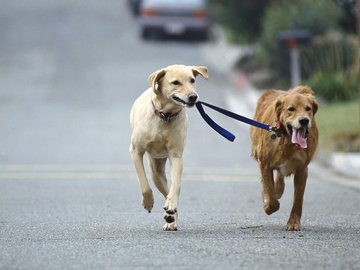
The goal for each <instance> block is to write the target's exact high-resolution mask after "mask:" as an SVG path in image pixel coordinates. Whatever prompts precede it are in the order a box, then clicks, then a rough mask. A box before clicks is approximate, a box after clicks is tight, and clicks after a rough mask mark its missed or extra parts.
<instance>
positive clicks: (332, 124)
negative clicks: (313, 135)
mask: <svg viewBox="0 0 360 270" xmlns="http://www.w3.org/2000/svg"><path fill="white" fill-rule="evenodd" d="M315 118H316V121H317V124H318V128H319V136H320V145H321V146H323V147H326V148H332V149H335V150H340V151H359V150H357V148H358V147H359V146H358V141H359V140H360V100H356V101H350V102H341V103H340V102H339V103H332V104H328V105H322V106H320V107H319V110H318V113H317V114H316V116H315ZM353 140H356V141H357V142H356V143H355V144H356V145H355V146H354V145H353V144H354V143H353V142H349V141H353ZM344 144H347V146H346V147H344V146H343V145H344ZM349 144H350V146H349ZM339 145H340V146H339ZM355 148H356V149H355Z"/></svg>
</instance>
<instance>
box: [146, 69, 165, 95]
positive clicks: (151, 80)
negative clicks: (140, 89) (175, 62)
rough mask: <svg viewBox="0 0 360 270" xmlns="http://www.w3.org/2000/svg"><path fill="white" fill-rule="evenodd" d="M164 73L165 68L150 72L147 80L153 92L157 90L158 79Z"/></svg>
mask: <svg viewBox="0 0 360 270" xmlns="http://www.w3.org/2000/svg"><path fill="white" fill-rule="evenodd" d="M165 73H166V71H165V69H159V70H157V71H155V72H153V73H151V74H150V76H149V79H148V80H149V83H150V85H151V87H152V89H153V91H154V92H156V91H157V90H159V86H160V85H159V80H160V79H161V78H163V77H164V76H165Z"/></svg>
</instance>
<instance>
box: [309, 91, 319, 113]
mask: <svg viewBox="0 0 360 270" xmlns="http://www.w3.org/2000/svg"><path fill="white" fill-rule="evenodd" d="M307 96H308V97H309V98H310V100H311V105H312V110H313V114H314V115H315V113H316V112H317V110H318V107H319V104H318V102H317V101H316V98H315V96H313V95H307Z"/></svg>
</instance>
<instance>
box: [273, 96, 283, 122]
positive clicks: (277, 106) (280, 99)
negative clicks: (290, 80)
mask: <svg viewBox="0 0 360 270" xmlns="http://www.w3.org/2000/svg"><path fill="white" fill-rule="evenodd" d="M284 99H285V98H284V96H280V97H278V99H277V100H276V103H275V113H276V120H280V114H281V111H282V110H283V106H284Z"/></svg>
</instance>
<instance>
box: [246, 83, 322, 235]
mask: <svg viewBox="0 0 360 270" xmlns="http://www.w3.org/2000/svg"><path fill="white" fill-rule="evenodd" d="M317 108H318V104H317V101H316V99H315V96H314V95H313V91H312V90H311V89H310V88H309V87H306V86H298V87H296V88H293V89H290V90H289V91H286V92H285V91H280V90H269V91H266V92H265V93H264V94H263V95H262V96H261V97H260V99H259V101H258V104H257V107H256V112H255V116H254V119H255V120H257V121H259V122H262V123H267V124H269V125H274V124H275V123H276V122H277V121H278V123H280V132H281V134H282V135H281V137H282V138H278V139H276V140H272V139H271V138H270V134H269V132H268V131H265V130H262V129H258V128H255V127H252V128H251V130H250V136H251V141H252V155H253V156H254V158H255V159H256V160H257V162H258V163H259V167H260V173H261V180H262V186H263V191H262V198H263V203H264V211H265V213H266V214H268V215H270V214H272V213H273V212H275V211H277V210H278V209H279V207H280V203H279V199H280V198H281V196H282V194H283V191H284V187H285V183H284V177H285V176H289V175H291V174H293V175H294V200H293V207H292V210H291V213H290V217H289V220H288V222H287V230H289V231H299V230H300V229H301V224H300V219H301V214H302V206H303V196H304V191H305V186H306V180H307V176H308V168H307V167H308V164H309V163H310V161H311V159H312V158H313V156H314V153H315V150H316V147H317V144H318V129H317V126H316V122H315V118H314V115H315V113H316V111H317ZM305 130H307V131H305ZM294 132H295V134H294ZM304 134H306V135H304ZM292 135H293V136H292ZM306 136H307V141H306V139H305V137H306ZM294 141H295V142H296V143H297V144H299V145H301V147H300V146H299V145H297V144H294V143H293V142H294ZM274 170H275V171H276V172H277V174H276V179H275V181H274V176H273V171H274Z"/></svg>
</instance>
